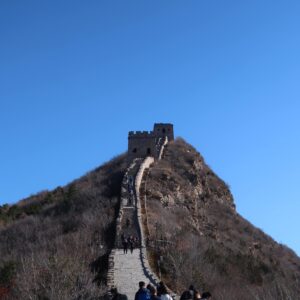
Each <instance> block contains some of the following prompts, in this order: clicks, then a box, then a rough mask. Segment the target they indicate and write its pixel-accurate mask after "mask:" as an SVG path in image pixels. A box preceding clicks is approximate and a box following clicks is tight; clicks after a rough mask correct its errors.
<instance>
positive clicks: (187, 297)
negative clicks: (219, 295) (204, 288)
mask: <svg viewBox="0 0 300 300" xmlns="http://www.w3.org/2000/svg"><path fill="white" fill-rule="evenodd" d="M201 299H210V300H212V296H211V293H210V292H204V293H202V294H201V293H200V291H198V290H196V289H195V288H194V286H193V285H190V286H189V288H188V289H187V290H186V291H184V292H183V293H182V295H181V297H180V300H201Z"/></svg>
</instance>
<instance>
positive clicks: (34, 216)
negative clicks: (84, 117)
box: [0, 139, 300, 300]
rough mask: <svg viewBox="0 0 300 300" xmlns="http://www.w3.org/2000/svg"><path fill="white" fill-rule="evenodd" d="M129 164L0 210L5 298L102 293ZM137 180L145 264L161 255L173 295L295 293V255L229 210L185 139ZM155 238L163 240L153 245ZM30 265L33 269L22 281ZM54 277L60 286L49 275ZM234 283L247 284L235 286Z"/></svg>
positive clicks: (229, 201) (107, 167)
mask: <svg viewBox="0 0 300 300" xmlns="http://www.w3.org/2000/svg"><path fill="white" fill-rule="evenodd" d="M126 168H127V156H126V154H123V155H121V156H118V157H116V158H114V159H113V160H111V161H110V162H108V163H106V164H104V165H103V166H101V167H98V168H96V169H95V170H93V171H91V172H89V173H88V174H86V175H85V176H82V177H80V178H79V179H76V180H74V181H73V182H71V183H70V184H68V185H66V186H65V187H59V188H56V189H55V190H53V191H50V192H43V193H42V194H38V195H35V196H33V197H30V198H28V199H27V200H25V201H22V203H20V205H15V206H11V207H6V206H5V207H1V209H0V220H2V221H1V222H2V225H1V224H0V253H1V260H0V267H1V268H0V274H4V273H5V274H6V275H7V276H6V279H5V280H2V281H0V286H2V288H6V290H5V291H6V297H8V296H7V295H8V293H9V295H10V296H11V297H13V298H11V299H19V298H18V297H19V294H20V293H21V294H22V295H27V296H28V298H29V296H32V295H33V296H34V297H46V298H47V297H48V298H49V295H51V293H55V292H56V293H58V291H60V294H59V295H58V294H57V295H58V296H57V299H68V298H70V297H71V296H70V295H73V294H74V295H77V296H78V297H79V296H81V297H85V299H92V298H93V297H99V295H101V294H104V293H105V278H106V272H107V268H108V265H107V264H108V255H109V252H110V249H112V248H113V241H114V238H115V234H116V232H115V230H116V229H115V226H116V219H117V215H118V211H119V207H120V189H121V182H122V178H123V176H124V174H125V170H126ZM144 183H146V187H144V188H142V189H141V194H142V196H145V197H146V199H147V200H146V203H147V219H148V227H149V228H148V229H149V233H148V235H149V236H148V238H149V244H148V247H147V249H148V255H149V260H150V264H151V265H152V269H153V270H155V271H156V272H159V270H157V259H158V257H159V256H162V255H160V254H161V253H163V257H164V262H163V263H161V268H162V270H160V271H162V272H161V273H162V276H163V278H164V280H166V281H167V283H168V284H169V286H171V287H172V288H174V289H175V290H177V292H178V293H180V291H182V289H183V288H184V287H186V286H187V284H190V283H191V282H194V283H195V284H196V285H197V286H198V287H199V288H201V289H207V288H208V289H210V290H211V291H212V292H213V293H214V295H215V297H216V299H222V297H224V291H226V292H227V293H229V292H230V293H231V294H232V295H236V297H237V298H236V299H238V297H241V296H242V297H243V299H245V300H246V299H248V298H247V297H248V296H247V295H249V289H250V290H251V293H252V294H251V293H250V296H249V297H250V298H249V299H254V298H253V297H265V298H257V299H271V297H273V298H272V299H289V298H288V297H294V295H298V293H299V292H300V291H299V288H298V286H297V284H296V283H297V282H299V278H300V275H299V274H300V261H299V257H297V256H296V255H295V254H294V253H293V252H292V250H290V249H288V248H286V247H285V246H282V245H279V244H278V243H276V242H275V241H273V240H272V239H271V238H270V237H268V236H267V235H266V234H265V233H263V232H262V231H261V230H259V229H257V228H255V227H254V226H253V225H252V224H250V223H249V222H247V221H246V220H245V219H243V218H242V217H241V216H240V215H239V214H238V213H237V212H236V209H235V204H234V200H233V197H232V195H231V193H230V190H229V187H228V186H227V185H226V184H225V182H224V181H223V180H221V179H220V178H219V177H218V176H217V175H216V174H215V173H214V172H213V171H212V170H211V169H210V168H209V167H208V166H207V165H206V164H205V162H204V159H203V157H202V156H201V155H200V154H199V153H198V152H197V151H196V150H195V149H194V148H193V147H192V146H191V145H189V144H187V143H186V142H185V141H184V140H183V139H176V140H175V141H172V142H170V143H168V144H167V145H166V149H165V151H164V155H163V158H162V159H161V160H160V161H157V162H155V163H154V164H153V166H152V167H151V168H150V169H149V172H148V173H147V176H146V178H144ZM158 213H159V214H158ZM157 214H158V215H157ZM144 217H145V216H144ZM167 220H168V222H166V221H167ZM237 228H238V230H236V229H237ZM157 237H159V238H160V239H161V240H165V241H166V242H167V243H166V245H167V246H165V245H164V246H163V247H162V246H161V245H159V244H158V243H157V242H156V240H157ZM168 245H176V247H171V246H168ZM74 249H76V250H77V251H74ZM177 249H178V251H177ZM32 258H33V259H34V260H33V261H34V263H32ZM177 258H181V259H182V261H178V259H177ZM30 261H31V262H30ZM74 261H79V262H80V263H77V264H76V263H75V264H74ZM81 262H82V263H81ZM184 262H185V263H184ZM196 263H197V266H198V268H195V266H194V265H195V264H196ZM185 269H187V270H188V271H185ZM199 269H200V270H199ZM202 269H204V270H205V271H202ZM59 270H60V271H61V273H62V274H59ZM1 272H2V273H1ZM3 272H4V273H3ZM33 272H35V273H36V275H38V276H36V277H35V278H32V277H30V276H29V278H28V279H26V280H24V279H23V280H21V279H22V278H24V276H25V274H28V273H33ZM66 274H68V276H67V279H63V277H62V275H66ZM229 275H230V276H232V278H231V277H230V276H229ZM55 276H57V277H58V278H60V279H61V281H62V282H63V284H61V283H60V282H56V281H54V282H52V281H51V278H54V277H55ZM2 277H3V278H4V276H2ZM65 277H66V276H65ZM233 282H234V284H233ZM272 282H273V283H274V282H275V284H273V283H272ZM237 283H239V284H240V285H241V286H243V285H244V286H245V288H240V286H239V288H236V285H237ZM279 283H280V284H279ZM276 284H277V285H276ZM66 286H67V287H66ZM268 289H269V290H270V291H271V292H269V294H268V291H267V290H268ZM279 292H280V293H281V295H282V296H280V297H281V298H280V297H278V293H279ZM3 293H4V292H3ZM251 297H252V298H251ZM274 297H275V298H274ZM276 297H277V298H276ZM25 298H26V297H25ZM46 298H45V299H46ZM8 299H10V298H8ZM23 299H24V298H23ZM49 299H51V297H50V298H49ZM233 299H234V298H233ZM239 299H240V298H239ZM292 299H296V298H292Z"/></svg>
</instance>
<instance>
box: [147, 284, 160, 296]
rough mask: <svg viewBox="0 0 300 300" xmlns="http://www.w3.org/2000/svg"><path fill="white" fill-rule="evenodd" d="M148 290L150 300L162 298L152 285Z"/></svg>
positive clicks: (148, 286)
mask: <svg viewBox="0 0 300 300" xmlns="http://www.w3.org/2000/svg"><path fill="white" fill-rule="evenodd" d="M147 289H148V290H149V291H150V300H160V297H158V296H157V290H156V288H155V287H154V286H153V285H152V284H150V283H149V284H148V285H147Z"/></svg>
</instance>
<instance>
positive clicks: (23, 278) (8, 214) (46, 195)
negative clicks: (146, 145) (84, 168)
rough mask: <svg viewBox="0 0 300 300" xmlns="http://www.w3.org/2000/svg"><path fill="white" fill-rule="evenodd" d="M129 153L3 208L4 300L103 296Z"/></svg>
mask: <svg viewBox="0 0 300 300" xmlns="http://www.w3.org/2000/svg"><path fill="white" fill-rule="evenodd" d="M125 168H126V156H125V155H122V156H119V157H117V158H115V159H113V160H112V161H110V162H109V163H107V164H104V165H103V166H102V167H100V168H97V169H95V170H94V171H92V172H90V173H88V174H87V175H85V176H83V177H82V178H80V179H78V180H75V181H74V182H72V183H71V184H69V185H67V186H65V187H58V188H56V189H55V190H54V191H51V192H42V193H40V194H38V195H36V196H33V197H30V198H28V199H25V200H23V201H21V202H20V203H18V204H17V205H13V206H10V207H9V206H4V207H2V208H1V209H0V220H1V225H0V299H23V300H24V299H44V300H46V299H51V300H52V299H98V298H97V297H99V295H101V294H102V293H103V288H101V286H102V285H103V284H104V279H105V278H106V272H107V256H108V254H109V251H110V248H111V247H112V246H113V245H112V243H113V241H114V234H115V220H116V216H117V213H118V209H119V196H120V186H121V181H122V178H123V174H124V171H125Z"/></svg>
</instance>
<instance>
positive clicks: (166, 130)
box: [128, 123, 174, 162]
mask: <svg viewBox="0 0 300 300" xmlns="http://www.w3.org/2000/svg"><path fill="white" fill-rule="evenodd" d="M166 139H167V141H173V140H174V130H173V124H169V123H157V124H154V127H153V131H135V132H134V131H130V132H129V134H128V162H131V161H132V160H133V159H134V158H146V157H147V156H151V157H154V159H159V156H160V153H161V146H162V144H163V143H164V141H165V140H166Z"/></svg>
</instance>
